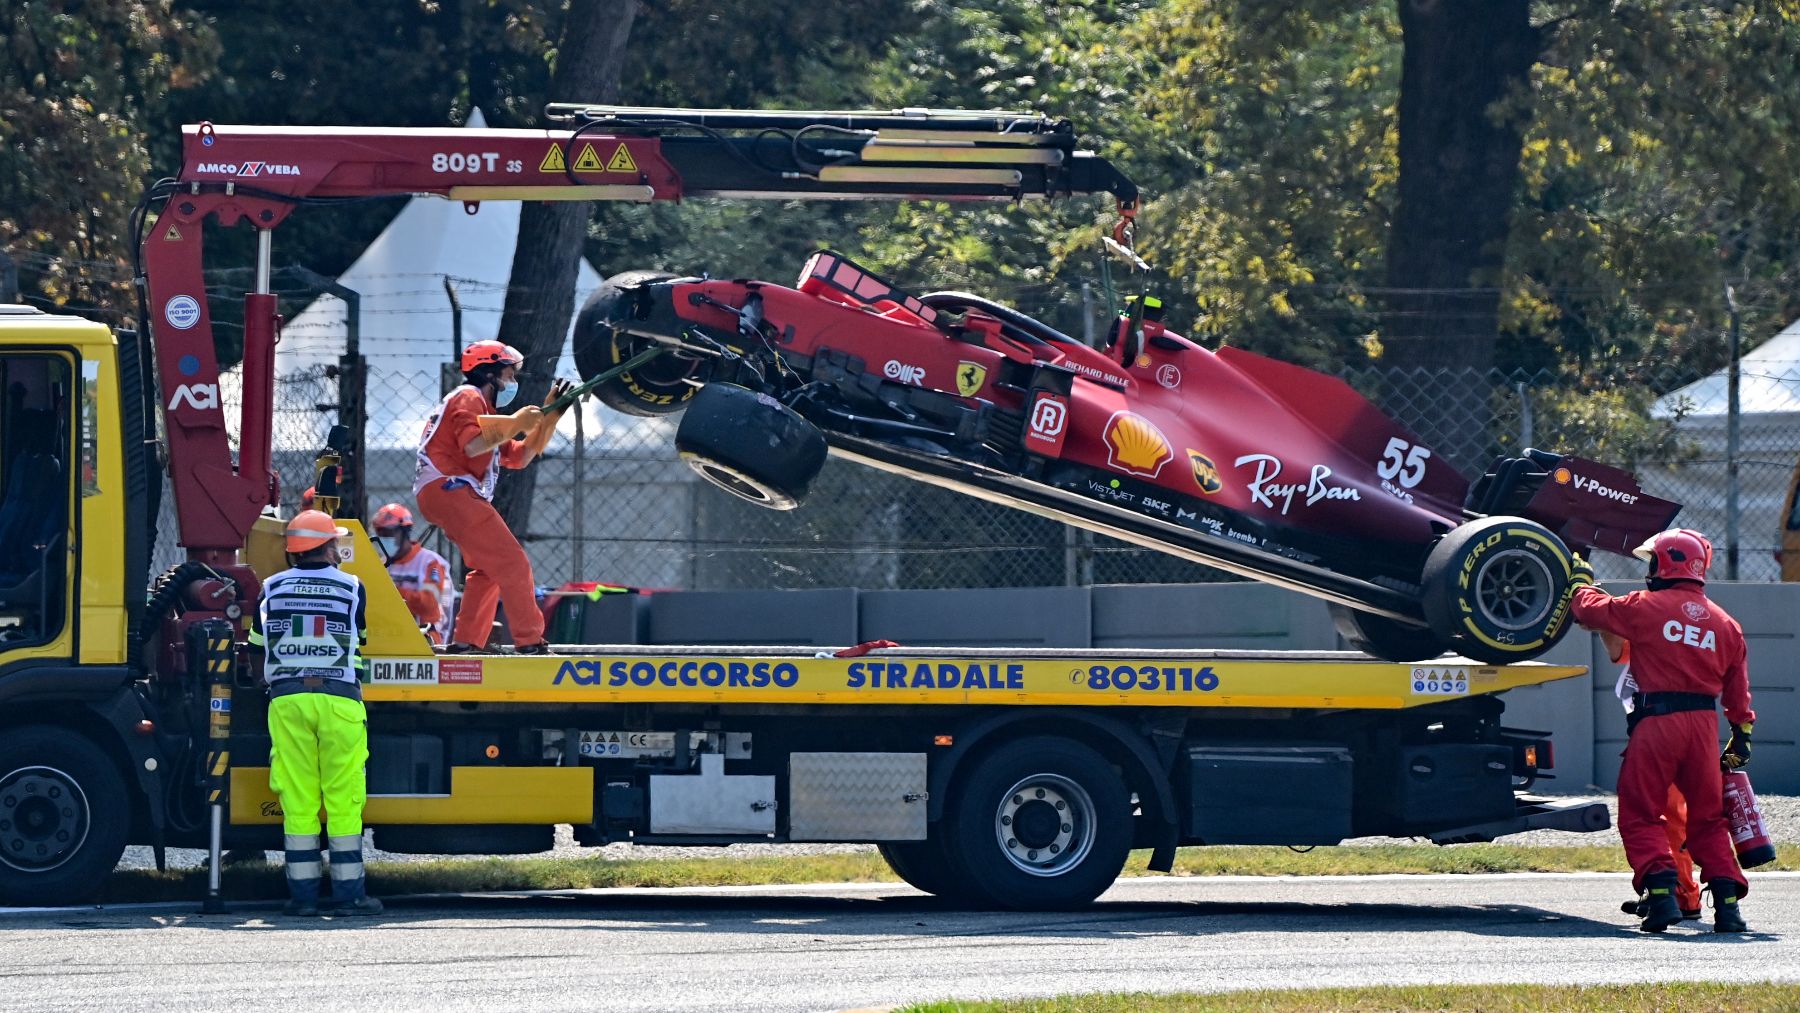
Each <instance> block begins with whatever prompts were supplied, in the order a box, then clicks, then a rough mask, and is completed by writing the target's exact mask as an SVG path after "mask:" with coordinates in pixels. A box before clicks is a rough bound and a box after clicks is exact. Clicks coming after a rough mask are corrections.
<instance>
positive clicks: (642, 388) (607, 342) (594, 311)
mask: <svg viewBox="0 0 1800 1013" xmlns="http://www.w3.org/2000/svg"><path fill="white" fill-rule="evenodd" d="M673 277H675V276H674V275H672V274H669V273H668V272H666V271H626V272H624V273H622V274H615V275H613V276H612V277H610V278H608V279H606V281H604V282H602V283H601V285H600V287H599V288H597V289H595V290H594V294H593V295H591V296H589V297H588V301H587V303H586V304H585V305H583V306H582V307H581V312H580V313H579V314H577V315H576V317H575V330H574V333H573V335H572V341H573V343H574V349H575V368H576V369H578V370H580V371H581V375H582V376H583V377H592V376H599V375H600V374H601V373H604V372H606V371H607V370H609V369H612V368H614V367H615V366H618V365H619V364H621V363H623V362H625V361H626V360H627V359H630V358H631V357H632V356H634V355H636V354H638V353H639V352H641V351H643V350H644V349H646V348H648V347H650V344H651V339H649V338H646V337H644V336H643V335H641V334H634V333H632V332H631V331H629V330H627V329H626V327H625V325H626V324H628V323H630V322H631V321H633V320H641V319H644V318H645V317H646V316H647V315H648V313H649V312H650V307H649V306H648V305H647V304H646V300H648V299H649V298H650V296H649V293H648V290H646V289H645V287H644V286H646V285H650V284H652V283H654V282H659V281H667V280H669V279H670V278H673ZM710 367H711V363H710V362H706V361H702V360H700V359H696V358H694V357H692V356H690V355H683V354H681V353H677V352H665V353H663V354H662V355H659V356H657V357H656V358H654V359H651V360H650V361H649V362H646V363H644V364H642V365H640V366H637V367H636V368H634V369H630V370H627V371H626V372H623V373H620V374H619V375H618V376H615V377H613V378H612V379H610V380H607V381H606V382H605V383H602V384H600V385H599V386H598V387H595V388H594V396H595V397H596V398H599V399H600V403H601V404H603V405H605V406H607V407H608V408H611V409H613V410H614V411H618V412H623V413H625V414H626V415H638V416H646V417H648V416H657V415H673V414H675V413H676V412H678V411H681V410H682V409H684V408H686V407H687V406H688V402H689V401H691V400H692V399H693V397H694V394H695V392H696V391H698V390H699V389H700V385H701V384H703V383H705V382H706V378H707V376H708V375H709V374H710V372H711V368H710Z"/></svg>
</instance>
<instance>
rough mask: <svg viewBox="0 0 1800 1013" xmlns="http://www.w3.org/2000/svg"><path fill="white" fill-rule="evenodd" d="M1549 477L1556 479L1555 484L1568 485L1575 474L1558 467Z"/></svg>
mask: <svg viewBox="0 0 1800 1013" xmlns="http://www.w3.org/2000/svg"><path fill="white" fill-rule="evenodd" d="M1551 477H1552V478H1555V479H1556V484H1557V485H1568V484H1569V482H1570V481H1571V480H1572V479H1574V477H1575V476H1574V475H1573V474H1571V473H1570V471H1569V469H1567V468H1558V469H1556V471H1555V472H1554V473H1552V475H1551Z"/></svg>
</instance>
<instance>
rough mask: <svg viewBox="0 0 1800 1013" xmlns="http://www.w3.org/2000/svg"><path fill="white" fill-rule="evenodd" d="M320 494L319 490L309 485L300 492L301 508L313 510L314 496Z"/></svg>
mask: <svg viewBox="0 0 1800 1013" xmlns="http://www.w3.org/2000/svg"><path fill="white" fill-rule="evenodd" d="M318 495H319V490H317V489H315V488H313V487H312V486H310V485H309V486H307V487H306V491H305V492H303V493H301V494H300V509H302V510H311V509H312V508H313V498H314V497H316V496H318Z"/></svg>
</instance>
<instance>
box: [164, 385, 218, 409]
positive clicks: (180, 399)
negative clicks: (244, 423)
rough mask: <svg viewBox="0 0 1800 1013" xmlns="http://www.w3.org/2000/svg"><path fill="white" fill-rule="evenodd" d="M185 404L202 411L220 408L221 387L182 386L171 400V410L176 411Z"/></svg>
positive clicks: (176, 390) (176, 389)
mask: <svg viewBox="0 0 1800 1013" xmlns="http://www.w3.org/2000/svg"><path fill="white" fill-rule="evenodd" d="M183 404H185V405H187V406H188V407H190V408H198V409H200V410H201V411H206V410H208V409H211V408H217V407H219V385H218V384H216V383H184V384H182V385H181V386H179V387H177V388H175V396H174V397H171V398H170V399H169V410H170V411H174V410H176V409H177V408H180V407H181V406H182V405H183Z"/></svg>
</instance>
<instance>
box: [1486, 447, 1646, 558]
mask: <svg viewBox="0 0 1800 1013" xmlns="http://www.w3.org/2000/svg"><path fill="white" fill-rule="evenodd" d="M1468 505H1469V509H1470V510H1473V511H1474V512H1476V513H1482V514H1517V515H1518V516H1521V517H1528V518H1530V519H1532V520H1534V521H1537V522H1538V523H1539V524H1542V525H1544V526H1545V527H1547V528H1549V529H1550V530H1551V531H1554V532H1556V535H1557V537H1559V538H1561V539H1562V540H1563V543H1564V544H1566V545H1568V546H1569V547H1570V548H1573V549H1575V550H1577V551H1582V550H1587V549H1605V550H1606V551H1608V552H1616V553H1618V554H1619V555H1621V556H1629V555H1630V554H1631V550H1632V549H1635V548H1637V547H1638V546H1639V545H1641V544H1643V542H1644V540H1645V539H1647V538H1649V537H1650V536H1651V535H1654V534H1656V533H1657V532H1658V531H1663V530H1666V529H1667V528H1668V527H1669V525H1670V524H1672V523H1673V522H1674V520H1675V515H1676V514H1677V513H1680V512H1681V504H1679V503H1675V502H1671V501H1670V500H1666V499H1661V498H1659V497H1656V496H1652V495H1650V494H1649V493H1646V492H1644V490H1643V487H1642V486H1640V485H1639V484H1638V480H1637V476H1635V475H1633V474H1632V473H1631V472H1629V471H1625V470H1623V469H1620V468H1615V467H1612V466H1611V465H1607V464H1601V463H1599V462H1598V461H1589V460H1587V459H1585V458H1581V457H1575V456H1573V455H1568V454H1553V453H1550V452H1549V451H1545V450H1526V451H1525V456H1523V457H1502V458H1500V459H1499V460H1496V461H1495V462H1494V464H1493V466H1491V467H1490V468H1488V471H1487V474H1485V475H1483V476H1482V477H1481V478H1480V479H1478V480H1477V481H1476V482H1475V485H1474V486H1472V487H1471V488H1470V489H1469V504H1468Z"/></svg>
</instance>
